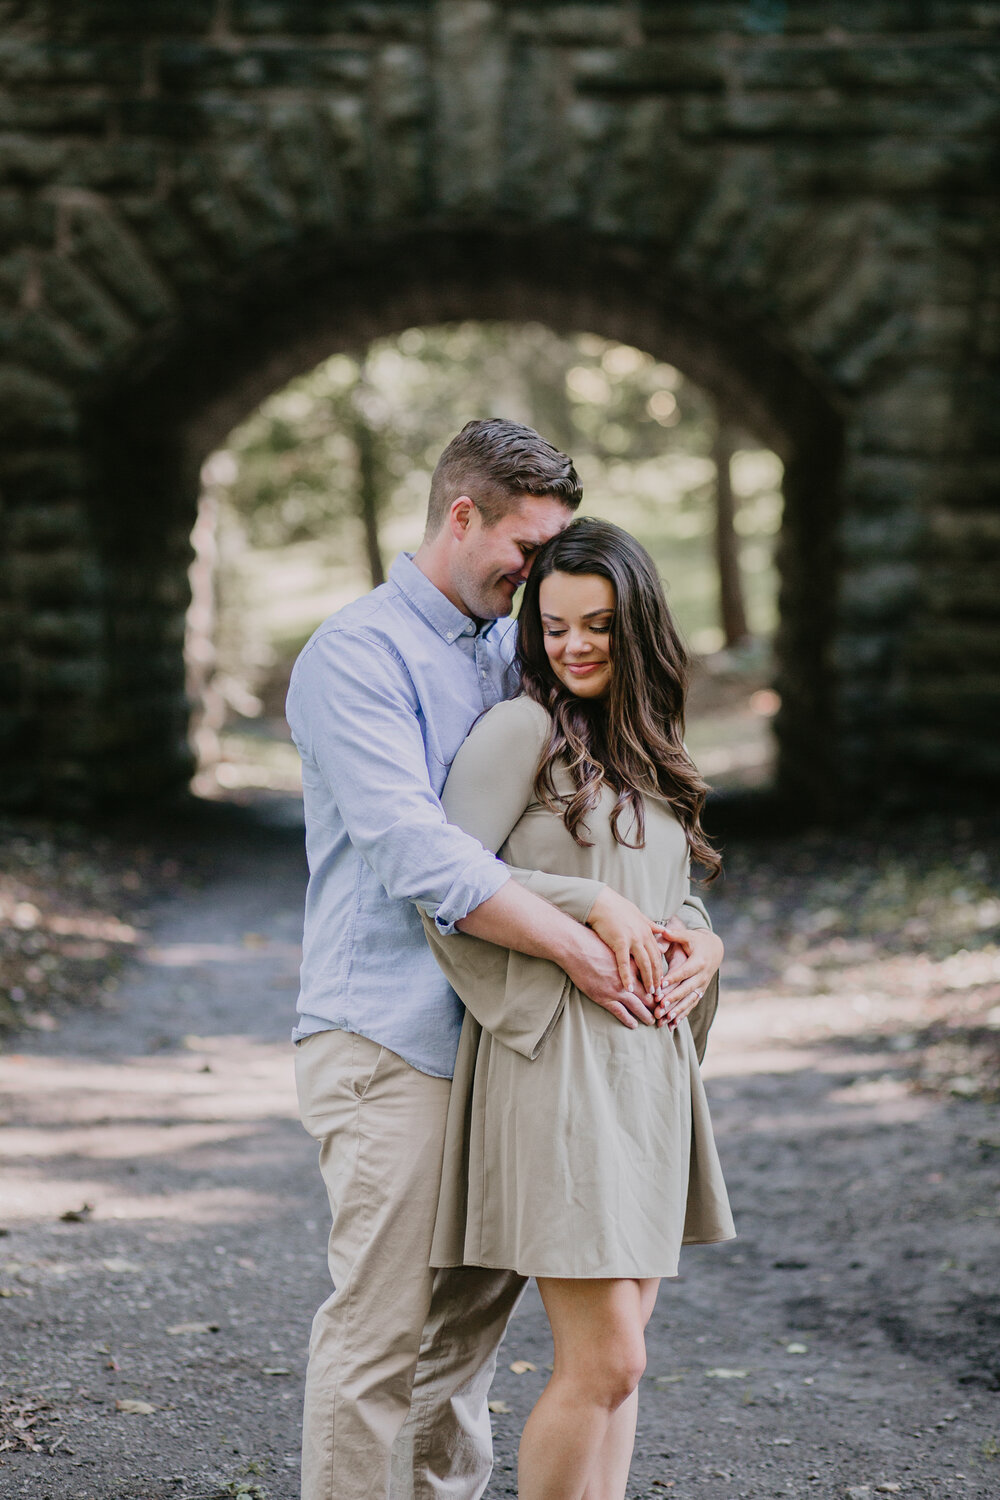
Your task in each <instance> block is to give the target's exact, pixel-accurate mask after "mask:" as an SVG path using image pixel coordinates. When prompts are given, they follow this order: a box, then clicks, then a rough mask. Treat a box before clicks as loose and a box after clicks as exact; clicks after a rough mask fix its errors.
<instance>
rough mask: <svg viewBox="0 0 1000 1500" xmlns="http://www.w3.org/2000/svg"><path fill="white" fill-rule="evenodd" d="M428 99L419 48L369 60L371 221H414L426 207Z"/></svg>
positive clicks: (395, 48)
mask: <svg viewBox="0 0 1000 1500" xmlns="http://www.w3.org/2000/svg"><path fill="white" fill-rule="evenodd" d="M430 113H431V100H430V80H429V76H428V69H427V59H426V57H425V54H424V52H423V49H422V48H416V47H404V46H401V45H398V44H396V45H390V46H385V47H382V48H380V49H379V51H378V52H377V54H376V55H375V56H374V57H373V60H372V73H371V90H370V93H369V114H368V121H369V131H370V135H371V143H370V152H371V192H372V197H373V203H372V217H373V218H374V219H376V220H379V221H385V220H387V219H392V218H393V217H397V218H403V219H407V218H416V217H417V216H419V214H420V213H421V212H422V211H423V210H424V208H425V207H426V198H427V175H428V167H429V162H428V133H429V124H430Z"/></svg>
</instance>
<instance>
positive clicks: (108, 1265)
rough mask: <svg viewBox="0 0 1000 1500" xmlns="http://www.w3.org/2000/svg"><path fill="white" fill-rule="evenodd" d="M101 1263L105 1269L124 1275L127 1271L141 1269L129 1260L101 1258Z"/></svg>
mask: <svg viewBox="0 0 1000 1500" xmlns="http://www.w3.org/2000/svg"><path fill="white" fill-rule="evenodd" d="M101 1265H102V1266H103V1267H104V1269H105V1270H106V1271H111V1272H112V1273H120V1274H121V1275H124V1274H125V1273H126V1272H127V1271H141V1270H142V1267H141V1266H137V1265H136V1264H135V1263H134V1262H133V1261H131V1260H120V1259H118V1260H102V1261H101Z"/></svg>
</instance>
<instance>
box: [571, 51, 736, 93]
mask: <svg viewBox="0 0 1000 1500" xmlns="http://www.w3.org/2000/svg"><path fill="white" fill-rule="evenodd" d="M573 79H574V82H575V84H576V87H577V88H578V89H580V90H581V92H582V91H591V90H600V92H602V93H611V94H636V93H660V92H667V93H675V92H684V93H691V92H694V91H696V90H697V91H698V92H700V93H703V94H706V95H708V96H711V94H712V93H713V92H714V91H715V90H721V89H723V88H725V86H726V81H727V52H726V49H725V48H724V47H723V46H721V45H720V44H719V43H718V42H713V43H704V44H700V43H697V42H690V43H679V44H674V45H673V46H669V47H662V46H656V45H654V44H647V45H646V46H644V47H617V48H612V47H609V48H604V49H598V48H589V49H587V50H586V51H581V52H579V53H578V54H577V55H576V57H575V58H574V67H573Z"/></svg>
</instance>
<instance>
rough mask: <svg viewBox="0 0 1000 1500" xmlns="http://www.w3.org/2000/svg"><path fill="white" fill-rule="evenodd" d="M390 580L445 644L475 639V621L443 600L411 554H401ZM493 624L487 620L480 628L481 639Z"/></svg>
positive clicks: (393, 566) (476, 630)
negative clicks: (467, 638)
mask: <svg viewBox="0 0 1000 1500" xmlns="http://www.w3.org/2000/svg"><path fill="white" fill-rule="evenodd" d="M389 577H390V579H391V580H392V582H393V583H394V584H395V585H396V587H397V588H398V589H399V591H400V593H401V594H404V595H405V596H406V598H407V599H408V600H409V602H410V603H411V604H412V605H413V608H414V609H415V610H416V611H417V613H418V614H420V615H422V616H423V618H424V619H425V620H426V621H427V623H428V625H430V626H432V627H433V629H435V630H436V631H437V633H438V635H440V636H443V637H444V639H445V640H446V641H455V640H457V639H458V637H459V636H461V635H475V634H476V633H477V632H478V630H479V626H478V624H477V622H476V621H475V620H471V619H470V618H469V616H468V615H464V614H463V613H462V611H461V610H460V609H459V608H458V607H457V605H454V604H452V602H451V600H450V599H446V598H445V596H444V594H442V592H441V590H440V589H439V588H437V587H436V585H435V584H433V583H431V581H430V579H429V578H427V577H426V576H425V574H423V573H421V571H420V569H419V568H418V567H417V565H416V563H415V562H414V561H413V554H412V553H410V552H401V553H400V554H399V556H398V557H397V558H396V561H395V562H394V563H393V564H392V567H391V568H390V569H389ZM495 623H496V622H495V621H494V620H488V621H486V622H485V623H484V625H483V635H486V634H487V632H488V631H489V630H491V629H492V628H493V625H494V624H495Z"/></svg>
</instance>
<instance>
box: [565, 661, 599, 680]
mask: <svg viewBox="0 0 1000 1500" xmlns="http://www.w3.org/2000/svg"><path fill="white" fill-rule="evenodd" d="M603 665H604V663H603V662H602V661H588V662H580V663H579V664H575V663H573V662H567V663H566V670H567V672H572V673H573V676H574V677H589V675H590V673H591V672H596V671H597V669H598V667H603Z"/></svg>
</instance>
